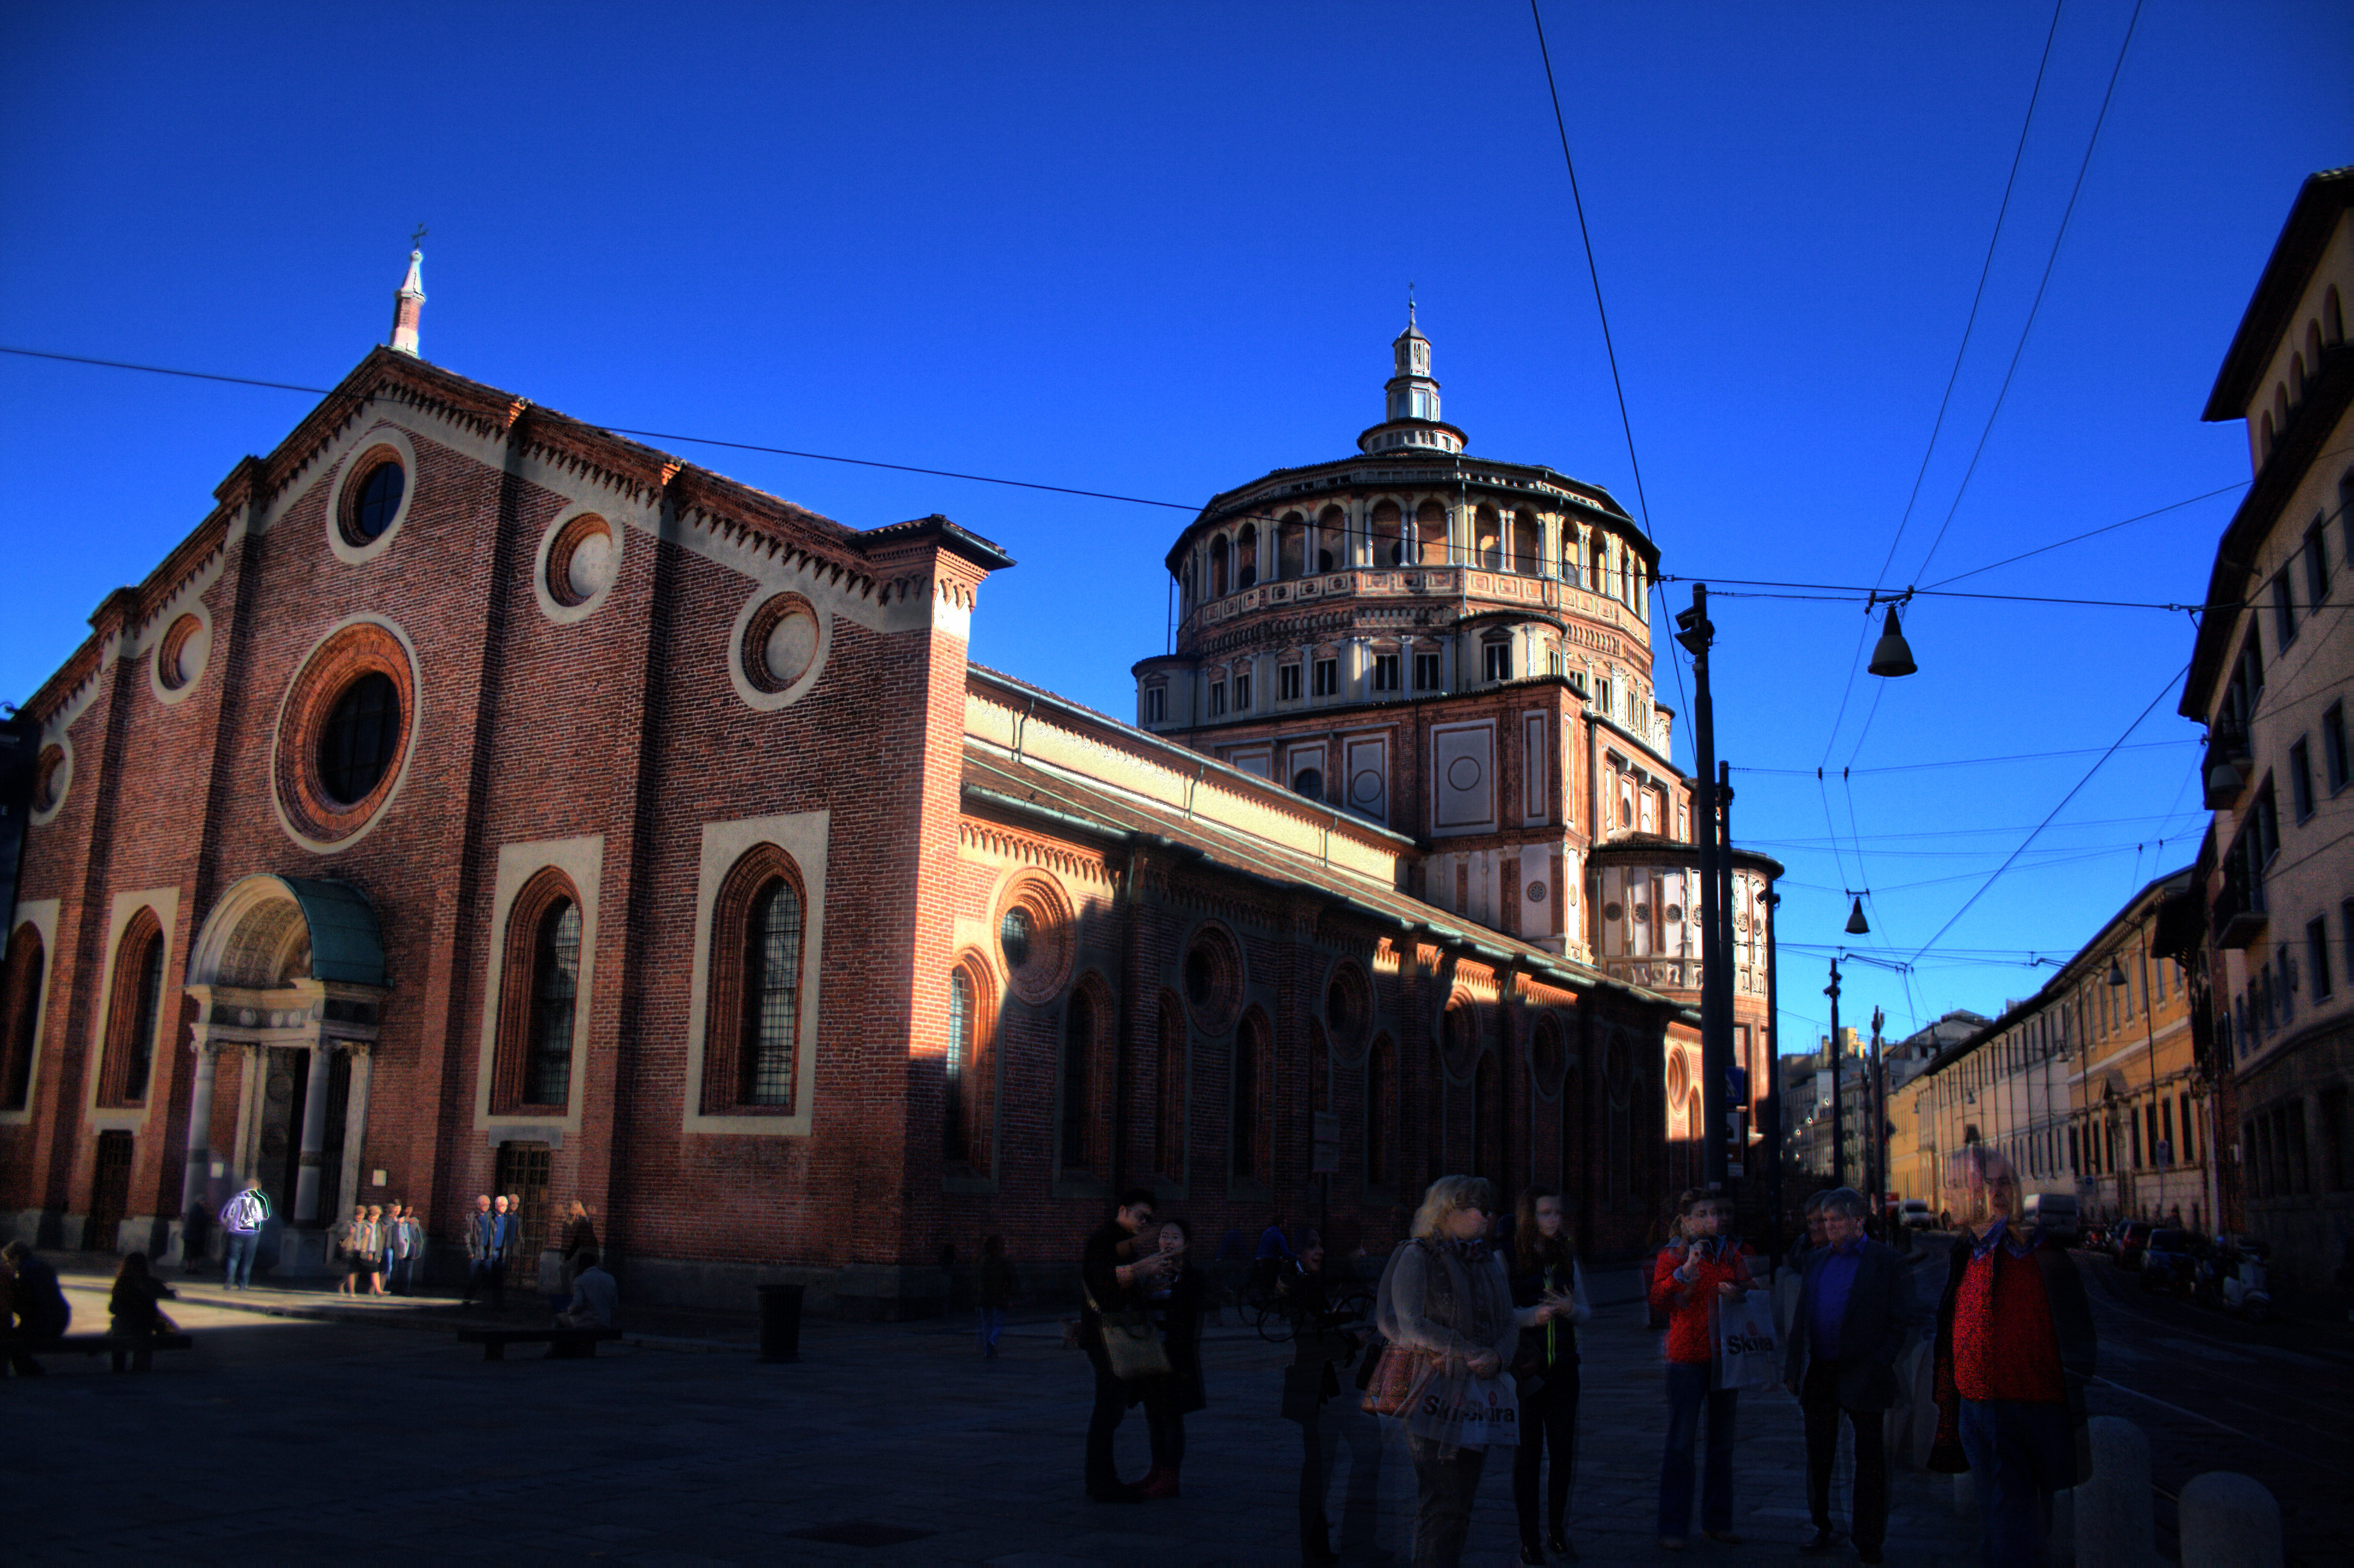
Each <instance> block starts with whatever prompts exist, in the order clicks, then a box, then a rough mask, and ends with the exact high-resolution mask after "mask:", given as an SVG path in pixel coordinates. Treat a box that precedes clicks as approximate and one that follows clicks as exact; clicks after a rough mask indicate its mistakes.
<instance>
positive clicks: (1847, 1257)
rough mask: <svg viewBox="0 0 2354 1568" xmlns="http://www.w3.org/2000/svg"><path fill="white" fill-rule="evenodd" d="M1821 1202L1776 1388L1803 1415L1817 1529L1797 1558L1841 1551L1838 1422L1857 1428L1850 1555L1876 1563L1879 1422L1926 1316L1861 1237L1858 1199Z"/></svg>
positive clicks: (1879, 1250)
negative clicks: (1836, 1492)
mask: <svg viewBox="0 0 2354 1568" xmlns="http://www.w3.org/2000/svg"><path fill="white" fill-rule="evenodd" d="M1821 1198H1822V1203H1821V1207H1820V1209H1819V1213H1821V1215H1822V1221H1823V1245H1820V1246H1819V1247H1817V1248H1815V1249H1814V1251H1813V1252H1812V1253H1810V1254H1809V1255H1808V1258H1807V1272H1806V1277H1805V1279H1804V1280H1803V1281H1802V1282H1801V1283H1800V1285H1799V1287H1798V1309H1797V1312H1796V1313H1795V1314H1794V1315H1793V1316H1792V1318H1791V1319H1790V1330H1789V1332H1788V1334H1787V1336H1785V1345H1786V1348H1785V1350H1784V1351H1783V1363H1782V1365H1783V1373H1782V1381H1783V1384H1784V1386H1785V1387H1787V1388H1788V1389H1789V1391H1790V1392H1791V1393H1794V1394H1796V1395H1797V1396H1798V1408H1799V1409H1800V1411H1801V1412H1803V1413H1804V1415H1805V1420H1806V1431H1807V1509H1808V1512H1809V1513H1811V1514H1812V1515H1813V1517H1814V1521H1815V1533H1814V1534H1813V1536H1811V1537H1810V1538H1809V1539H1808V1541H1807V1542H1805V1543H1804V1544H1803V1545H1801V1546H1800V1547H1799V1548H1798V1550H1799V1551H1801V1552H1829V1550H1831V1548H1832V1547H1834V1546H1836V1545H1838V1544H1839V1540H1840V1534H1839V1531H1837V1530H1835V1529H1834V1528H1833V1527H1832V1524H1831V1467H1832V1466H1833V1464H1834V1462H1835V1461H1836V1460H1837V1459H1838V1457H1839V1427H1840V1414H1842V1413H1844V1414H1846V1416H1847V1419H1848V1424H1849V1425H1851V1426H1852V1427H1854V1428H1855V1494H1854V1499H1853V1504H1852V1509H1851V1512H1852V1515H1853V1518H1852V1522H1851V1526H1850V1528H1851V1529H1852V1530H1853V1531H1854V1539H1855V1553H1856V1556H1857V1557H1858V1558H1860V1559H1861V1560H1862V1561H1863V1562H1866V1563H1877V1562H1879V1561H1880V1560H1881V1549H1882V1546H1883V1545H1884V1544H1885V1543H1886V1542H1887V1539H1888V1449H1887V1442H1886V1437H1887V1422H1886V1415H1887V1412H1888V1410H1889V1409H1890V1407H1891V1406H1893V1405H1894V1404H1895V1403H1896V1395H1897V1388H1896V1362H1897V1359H1898V1358H1899V1357H1901V1356H1902V1355H1903V1353H1904V1348H1905V1346H1906V1345H1908V1344H1910V1343H1912V1342H1913V1336H1914V1334H1916V1333H1918V1332H1919V1331H1920V1330H1921V1329H1922V1328H1923V1327H1924V1316H1923V1314H1922V1312H1921V1310H1920V1308H1919V1307H1918V1305H1917V1304H1916V1303H1915V1301H1914V1297H1913V1271H1912V1269H1911V1268H1910V1267H1908V1266H1906V1264H1905V1262H1904V1259H1903V1256H1901V1255H1899V1254H1898V1253H1897V1251H1896V1249H1895V1248H1893V1247H1891V1246H1889V1245H1885V1244H1884V1243H1881V1242H1876V1241H1873V1240H1872V1238H1871V1237H1869V1236H1867V1235H1865V1234H1863V1221H1864V1212H1865V1209H1866V1207H1867V1205H1866V1204H1865V1202H1864V1198H1863V1194H1862V1193H1861V1192H1856V1191H1855V1190H1854V1189H1853V1188H1850V1187H1839V1188H1834V1189H1833V1190H1832V1191H1830V1192H1826V1193H1823V1194H1821Z"/></svg>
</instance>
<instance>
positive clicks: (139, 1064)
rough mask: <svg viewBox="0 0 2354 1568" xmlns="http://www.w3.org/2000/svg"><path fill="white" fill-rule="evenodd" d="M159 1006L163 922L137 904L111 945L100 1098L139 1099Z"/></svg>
mask: <svg viewBox="0 0 2354 1568" xmlns="http://www.w3.org/2000/svg"><path fill="white" fill-rule="evenodd" d="M163 1009H164V927H163V926H162V925H161V924H160V923H159V922H158V921H157V920H156V918H155V912H154V910H153V909H147V908H142V909H141V910H140V911H139V912H138V913H137V914H136V915H133V916H132V917H131V923H130V925H128V926H127V927H124V928H123V932H122V941H121V942H120V943H118V944H117V945H116V947H115V949H114V991H113V994H112V996H111V997H110V998H109V999H108V1001H107V1010H106V1056H105V1071H104V1072H103V1074H102V1075H101V1076H100V1079H99V1103H100V1104H101V1105H107V1106H136V1105H143V1104H145V1103H146V1100H147V1079H148V1075H149V1074H150V1072H151V1071H152V1069H153V1068H154V1061H155V1028H156V1025H157V1023H158V1022H160V1021H161V1019H162V1014H163Z"/></svg>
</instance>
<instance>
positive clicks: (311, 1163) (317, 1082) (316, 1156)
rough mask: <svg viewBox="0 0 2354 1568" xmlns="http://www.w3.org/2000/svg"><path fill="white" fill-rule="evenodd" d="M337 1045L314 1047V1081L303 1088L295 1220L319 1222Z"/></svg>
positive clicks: (312, 1063)
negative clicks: (323, 1155) (322, 1160)
mask: <svg viewBox="0 0 2354 1568" xmlns="http://www.w3.org/2000/svg"><path fill="white" fill-rule="evenodd" d="M334 1065H335V1053H334V1047H333V1046H332V1045H330V1044H326V1043H325V1042H321V1043H320V1044H316V1045H313V1046H312V1047H311V1082H310V1085H309V1086H308V1087H307V1088H305V1089H304V1090H303V1091H302V1146H301V1157H300V1158H301V1165H300V1168H299V1174H298V1175H296V1177H295V1179H294V1223H295V1224H298V1225H315V1224H318V1223H319V1160H320V1150H322V1149H323V1148H324V1147H325V1145H326V1141H327V1086H328V1085H329V1084H330V1083H332V1082H333V1081H334Z"/></svg>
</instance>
